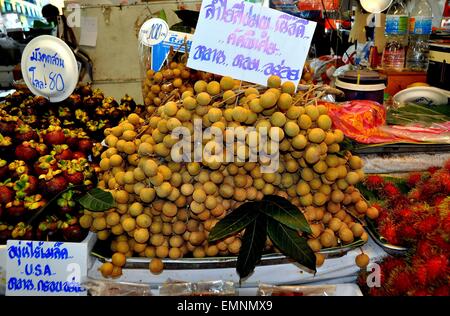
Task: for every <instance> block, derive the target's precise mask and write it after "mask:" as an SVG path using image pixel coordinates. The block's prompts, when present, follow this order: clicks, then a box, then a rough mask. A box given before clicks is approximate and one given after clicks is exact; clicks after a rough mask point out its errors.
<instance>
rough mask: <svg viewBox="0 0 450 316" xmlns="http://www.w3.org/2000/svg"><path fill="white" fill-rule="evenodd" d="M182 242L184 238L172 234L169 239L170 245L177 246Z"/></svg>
mask: <svg viewBox="0 0 450 316" xmlns="http://www.w3.org/2000/svg"><path fill="white" fill-rule="evenodd" d="M183 244H184V240H183V238H182V237H181V236H172V237H170V239H169V245H170V247H175V248H179V247H181V246H182V245H183Z"/></svg>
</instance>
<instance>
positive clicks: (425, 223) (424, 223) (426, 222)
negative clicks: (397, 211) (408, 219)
mask: <svg viewBox="0 0 450 316" xmlns="http://www.w3.org/2000/svg"><path fill="white" fill-rule="evenodd" d="M438 226H439V218H437V217H436V216H428V217H426V218H424V219H423V220H421V221H418V222H417V223H416V224H415V225H414V227H415V228H416V229H417V230H418V231H419V233H422V234H429V233H432V232H434V231H435V229H436V228H437V227H438Z"/></svg>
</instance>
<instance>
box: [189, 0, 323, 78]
mask: <svg viewBox="0 0 450 316" xmlns="http://www.w3.org/2000/svg"><path fill="white" fill-rule="evenodd" d="M315 28H316V23H315V22H311V21H308V20H304V19H300V18H297V17H294V16H291V15H289V14H285V13H283V12H279V11H276V10H273V9H269V8H265V7H262V6H261V5H255V4H251V3H248V2H244V1H242V0H203V1H202V7H201V10H200V17H199V21H198V24H197V28H196V31H195V34H194V40H193V42H192V49H191V52H190V54H189V59H188V67H189V68H193V69H197V70H203V71H208V72H212V73H215V74H220V75H224V76H231V77H233V78H236V79H240V80H244V81H248V82H253V83H257V84H261V85H266V84H267V78H268V77H270V76H271V75H277V76H279V77H280V78H281V79H282V81H292V82H295V83H296V84H298V82H299V81H300V79H301V75H302V70H303V66H304V64H305V60H306V57H307V55H308V51H309V47H310V45H311V40H312V37H313V35H314V30H315Z"/></svg>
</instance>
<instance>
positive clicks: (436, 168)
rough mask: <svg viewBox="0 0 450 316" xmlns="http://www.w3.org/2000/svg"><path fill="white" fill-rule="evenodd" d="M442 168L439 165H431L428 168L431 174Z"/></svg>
mask: <svg viewBox="0 0 450 316" xmlns="http://www.w3.org/2000/svg"><path fill="white" fill-rule="evenodd" d="M439 169H440V168H439V167H430V168H428V172H429V173H430V174H434V173H435V172H436V171H438V170H439Z"/></svg>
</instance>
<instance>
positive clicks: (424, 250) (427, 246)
mask: <svg viewBox="0 0 450 316" xmlns="http://www.w3.org/2000/svg"><path fill="white" fill-rule="evenodd" d="M433 253H434V249H433V244H432V243H430V242H429V241H428V240H421V241H419V243H418V244H417V247H416V254H417V256H419V257H420V258H424V259H428V258H430V257H431V256H432V255H433Z"/></svg>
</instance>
